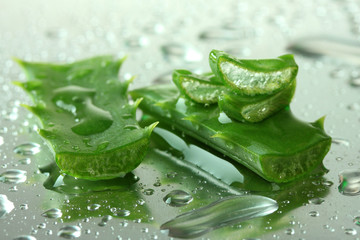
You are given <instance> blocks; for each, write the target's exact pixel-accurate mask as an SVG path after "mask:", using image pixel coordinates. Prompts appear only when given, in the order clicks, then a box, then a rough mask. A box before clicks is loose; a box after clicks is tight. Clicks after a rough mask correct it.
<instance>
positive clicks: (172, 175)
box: [166, 172, 177, 178]
mask: <svg viewBox="0 0 360 240" xmlns="http://www.w3.org/2000/svg"><path fill="white" fill-rule="evenodd" d="M176 176H177V172H169V173H167V174H166V177H167V178H175V177H176Z"/></svg>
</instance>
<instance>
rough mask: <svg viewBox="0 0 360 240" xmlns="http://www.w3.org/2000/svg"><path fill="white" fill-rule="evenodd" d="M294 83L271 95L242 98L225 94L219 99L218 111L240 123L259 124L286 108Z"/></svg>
mask: <svg viewBox="0 0 360 240" xmlns="http://www.w3.org/2000/svg"><path fill="white" fill-rule="evenodd" d="M295 87H296V81H292V82H291V83H290V85H289V86H288V87H286V88H284V89H283V90H281V91H280V92H277V93H275V94H273V95H260V96H253V97H249V96H242V95H238V94H236V93H233V92H229V91H228V92H226V93H224V94H222V95H221V96H220V97H219V107H220V110H221V111H223V112H224V113H226V115H227V116H229V117H230V118H232V119H236V120H238V121H241V122H253V123H255V122H260V121H262V120H264V119H266V118H268V117H269V116H271V115H273V114H274V113H276V112H278V111H280V110H281V109H283V108H284V107H286V106H288V105H289V104H290V102H291V99H292V97H293V96H294V93H295Z"/></svg>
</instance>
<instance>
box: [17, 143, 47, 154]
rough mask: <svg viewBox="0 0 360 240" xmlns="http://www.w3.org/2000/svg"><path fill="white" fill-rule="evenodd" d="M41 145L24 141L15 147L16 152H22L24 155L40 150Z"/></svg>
mask: <svg viewBox="0 0 360 240" xmlns="http://www.w3.org/2000/svg"><path fill="white" fill-rule="evenodd" d="M40 149H41V147H40V145H39V144H37V143H33V142H29V143H23V144H20V145H18V146H16V147H15V148H14V153H16V154H20V155H23V156H31V155H35V154H37V153H39V152H40Z"/></svg>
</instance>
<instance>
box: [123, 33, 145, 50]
mask: <svg viewBox="0 0 360 240" xmlns="http://www.w3.org/2000/svg"><path fill="white" fill-rule="evenodd" d="M148 44H149V39H148V38H147V37H142V36H141V37H131V38H129V39H127V40H126V45H127V46H128V47H131V48H140V47H145V46H147V45H148Z"/></svg>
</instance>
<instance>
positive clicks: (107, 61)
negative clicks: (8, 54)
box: [15, 56, 156, 179]
mask: <svg viewBox="0 0 360 240" xmlns="http://www.w3.org/2000/svg"><path fill="white" fill-rule="evenodd" d="M123 61H124V59H121V60H114V59H113V57H111V56H101V57H95V58H90V59H86V60H82V61H78V62H75V63H72V64H64V65H55V64H46V63H31V62H26V61H21V60H17V62H18V63H19V64H20V66H21V67H22V68H23V69H24V71H25V73H26V76H27V82H22V83H21V82H16V83H15V84H17V85H19V86H21V87H22V88H23V89H24V90H25V91H26V92H27V93H28V94H29V95H30V96H31V98H32V100H33V103H34V106H25V107H26V108H28V109H29V110H30V111H31V112H33V113H34V114H35V115H36V116H38V117H39V119H40V122H41V125H42V128H41V129H40V130H39V134H40V135H41V136H42V137H43V138H45V139H46V140H47V143H48V145H49V146H50V148H51V149H52V151H53V153H54V156H55V160H56V163H57V165H58V166H59V168H60V169H61V171H62V172H64V173H66V174H69V175H71V176H73V177H78V178H84V179H110V178H115V177H119V176H123V175H124V174H125V173H127V172H130V171H132V170H133V169H134V168H136V167H137V166H138V165H139V164H140V162H141V161H142V159H143V157H144V155H145V152H146V149H147V148H148V144H149V136H150V133H151V131H152V129H153V128H154V126H155V125H156V124H153V125H151V126H148V127H145V128H144V129H142V128H140V127H139V126H138V124H137V121H136V119H135V111H136V108H137V106H138V104H139V103H140V101H141V100H140V99H139V100H138V101H137V102H135V103H134V104H129V103H128V96H127V88H128V85H129V83H130V82H131V81H130V80H129V81H125V82H121V81H119V79H118V72H119V69H120V67H121V65H122V63H123Z"/></svg>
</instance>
